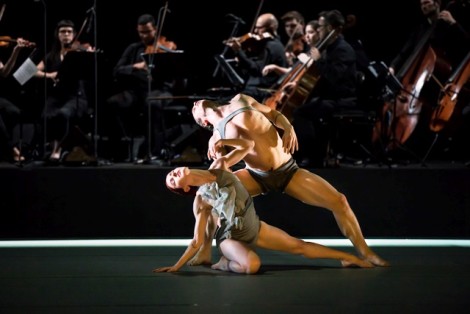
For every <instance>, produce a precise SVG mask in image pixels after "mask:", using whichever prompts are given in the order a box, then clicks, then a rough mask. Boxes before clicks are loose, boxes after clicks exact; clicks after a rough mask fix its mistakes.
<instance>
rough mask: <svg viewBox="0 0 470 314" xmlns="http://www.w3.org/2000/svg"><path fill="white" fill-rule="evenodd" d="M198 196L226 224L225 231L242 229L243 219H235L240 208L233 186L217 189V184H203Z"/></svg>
mask: <svg viewBox="0 0 470 314" xmlns="http://www.w3.org/2000/svg"><path fill="white" fill-rule="evenodd" d="M199 194H200V195H201V196H202V198H203V199H204V200H205V201H206V202H207V203H209V204H210V205H211V206H212V207H213V209H212V210H213V211H215V212H216V214H217V215H218V216H219V217H220V218H221V219H225V220H226V222H227V229H230V228H232V227H235V228H236V229H241V228H243V217H237V216H236V214H238V213H239V212H240V210H241V207H239V206H237V204H236V202H235V200H236V191H235V187H234V186H233V185H229V186H226V187H222V188H219V185H218V184H217V182H211V183H207V184H204V185H203V186H201V187H200V188H199Z"/></svg>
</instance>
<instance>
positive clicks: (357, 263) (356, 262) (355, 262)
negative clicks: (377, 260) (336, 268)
mask: <svg viewBox="0 0 470 314" xmlns="http://www.w3.org/2000/svg"><path fill="white" fill-rule="evenodd" d="M341 265H342V266H343V267H360V268H374V265H373V264H372V263H371V262H369V261H366V260H363V259H360V258H354V259H352V260H341Z"/></svg>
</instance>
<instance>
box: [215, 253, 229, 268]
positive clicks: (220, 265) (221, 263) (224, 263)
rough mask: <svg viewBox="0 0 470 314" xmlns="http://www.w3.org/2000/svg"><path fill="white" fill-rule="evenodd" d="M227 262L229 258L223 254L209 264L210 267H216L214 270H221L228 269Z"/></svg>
mask: <svg viewBox="0 0 470 314" xmlns="http://www.w3.org/2000/svg"><path fill="white" fill-rule="evenodd" d="M228 263H229V260H228V259H227V258H226V257H225V256H222V257H221V258H220V260H219V261H218V262H217V263H215V264H214V265H212V266H211V268H212V269H216V270H221V271H230V268H229V267H228Z"/></svg>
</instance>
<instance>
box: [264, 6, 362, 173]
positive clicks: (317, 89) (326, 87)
mask: <svg viewBox="0 0 470 314" xmlns="http://www.w3.org/2000/svg"><path fill="white" fill-rule="evenodd" d="M344 23H345V20H344V17H343V15H342V14H341V12H339V11H338V10H331V11H324V12H321V13H320V14H319V19H318V25H316V24H315V22H313V21H312V22H310V23H308V25H307V29H306V35H307V38H308V39H309V40H310V44H311V49H310V53H309V55H308V57H307V61H304V62H308V63H311V64H308V63H307V65H308V70H307V71H306V73H309V75H314V76H315V77H316V79H318V81H317V82H316V84H314V86H312V89H311V90H310V94H309V95H308V96H307V97H306V98H305V99H304V101H303V102H302V103H299V104H298V107H296V108H295V110H294V111H293V114H292V115H293V116H292V120H293V122H292V123H293V125H294V128H295V130H296V132H297V135H298V138H299V151H298V152H297V153H296V156H295V158H296V159H297V161H298V162H299V164H300V165H302V167H322V166H323V164H324V160H325V157H326V150H327V149H326V147H327V141H328V138H329V134H330V131H329V121H330V119H331V117H332V115H333V113H334V112H335V111H337V110H339V109H341V108H351V107H355V106H356V100H357V93H356V85H357V70H356V54H355V52H354V49H353V48H352V47H351V45H350V44H349V43H348V42H347V41H346V40H345V39H344V37H343V35H342V34H341V31H342V28H343V26H344ZM315 30H316V33H315ZM317 35H318V37H317ZM315 40H318V43H323V42H324V43H323V45H322V47H321V49H322V50H321V51H320V49H319V47H316V46H318V43H316V42H314V41H315ZM323 51H325V52H326V53H322V52H323ZM300 59H302V58H300ZM312 67H313V68H312ZM311 70H315V71H311ZM264 71H265V72H269V71H283V70H282V69H279V68H277V67H273V66H270V67H266V68H265V69H264ZM312 73H313V74H312ZM301 82H302V78H300V79H298V80H293V81H292V82H288V83H286V85H285V86H281V88H284V89H285V90H286V91H287V93H286V94H287V95H292V93H294V92H295V90H296V88H297V85H298V84H299V83H301ZM288 97H289V96H288Z"/></svg>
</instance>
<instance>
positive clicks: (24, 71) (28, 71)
mask: <svg viewBox="0 0 470 314" xmlns="http://www.w3.org/2000/svg"><path fill="white" fill-rule="evenodd" d="M37 71H38V68H37V66H36V64H34V62H33V61H32V60H31V59H30V58H27V59H26V60H25V61H24V62H23V64H22V65H21V66H20V67H19V68H18V70H16V71H15V73H13V77H14V78H15V79H16V80H17V81H18V83H20V85H24V84H25V83H26V82H27V81H29V80H30V79H31V78H32V77H33V76H34V74H36V72H37Z"/></svg>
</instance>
